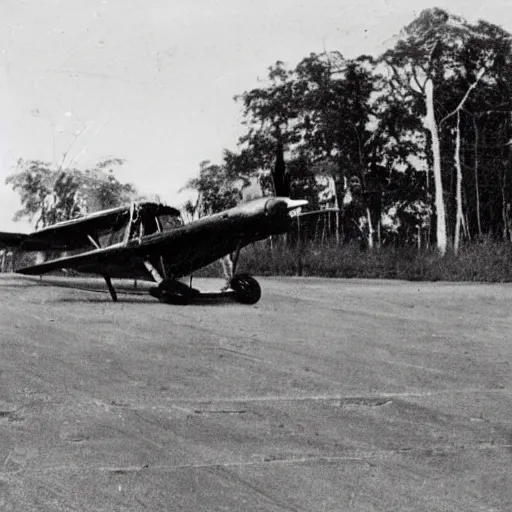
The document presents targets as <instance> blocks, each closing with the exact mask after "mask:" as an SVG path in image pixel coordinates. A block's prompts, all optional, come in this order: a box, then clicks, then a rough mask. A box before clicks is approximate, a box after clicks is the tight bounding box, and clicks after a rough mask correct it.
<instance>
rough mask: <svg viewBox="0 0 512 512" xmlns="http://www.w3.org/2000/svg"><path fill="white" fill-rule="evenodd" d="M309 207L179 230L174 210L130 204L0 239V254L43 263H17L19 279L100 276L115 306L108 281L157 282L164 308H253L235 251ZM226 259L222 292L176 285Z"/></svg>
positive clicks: (256, 207) (155, 291)
mask: <svg viewBox="0 0 512 512" xmlns="http://www.w3.org/2000/svg"><path fill="white" fill-rule="evenodd" d="M307 203H308V202H307V201H306V200H301V199H295V200H294V199H290V198H288V197H262V198H259V199H254V200H252V201H249V202H247V203H243V204H240V205H238V206H236V207H233V208H230V209H227V210H224V211H222V212H220V213H215V214H213V215H209V216H206V217H202V218H200V219H198V220H194V221H191V222H188V223H184V222H183V219H182V216H181V213H180V211H179V210H178V209H176V208H173V207H171V206H166V205H163V204H159V203H153V202H132V203H131V204H130V206H121V207H117V208H112V209H109V210H103V211H99V212H95V213H91V214H88V215H85V216H83V217H80V218H77V219H72V220H68V221H64V222H59V223H57V224H54V225H51V226H48V227H44V228H42V229H39V230H37V231H34V232H32V233H29V234H24V233H5V232H0V248H1V247H3V248H11V249H13V250H14V251H15V252H16V253H17V254H27V253H34V252H36V253H38V254H39V255H40V254H41V253H42V254H44V255H45V257H46V260H45V261H43V262H39V263H38V262H37V261H36V262H35V263H34V262H33V261H32V262H31V263H30V264H27V262H26V261H25V263H23V261H22V262H21V265H20V266H19V267H17V268H15V272H17V273H20V274H25V275H43V274H45V273H47V272H51V271H54V270H61V269H72V270H75V271H77V272H82V273H87V274H97V275H100V276H102V277H103V278H104V280H105V283H106V285H107V288H108V291H109V293H110V296H111V298H112V300H113V301H114V302H116V301H117V292H116V290H115V289H114V286H113V284H112V279H113V278H130V279H140V280H149V281H153V282H155V283H156V286H154V287H151V288H150V290H149V293H150V294H151V295H152V296H153V297H155V298H157V299H159V300H160V301H161V302H165V303H169V304H189V303H190V302H192V301H193V300H194V299H197V298H200V297H211V296H215V297H218V296H220V297H232V298H234V299H235V300H236V301H238V302H240V303H243V304H255V303H256V302H258V300H259V299H260V297H261V288H260V285H259V283H258V281H256V279H254V278H253V277H252V276H250V275H247V274H237V273H236V267H237V263H238V259H239V255H240V250H241V249H242V248H243V247H245V246H246V245H249V244H251V243H254V242H256V241H258V240H264V239H266V238H268V237H269V236H271V235H278V234H282V233H285V232H287V231H288V230H289V228H290V225H291V220H292V215H293V214H294V213H295V212H296V211H297V209H299V208H301V207H302V206H305V205H306V204H307ZM226 256H231V260H230V261H231V264H230V265H228V267H229V269H228V273H229V275H228V276H227V283H226V286H225V287H224V288H223V289H222V290H220V292H218V293H215V294H208V293H204V292H200V291H199V290H197V289H195V288H192V286H191V284H190V286H189V285H187V284H186V283H184V282H183V281H181V280H180V278H183V277H184V276H188V275H190V276H191V275H192V274H193V273H194V272H195V271H197V270H198V269H200V268H202V267H204V266H206V265H209V264H210V263H213V262H214V261H216V260H219V259H221V258H223V257H226ZM20 259H21V260H22V259H23V258H20ZM26 259H27V258H26V257H25V260H26Z"/></svg>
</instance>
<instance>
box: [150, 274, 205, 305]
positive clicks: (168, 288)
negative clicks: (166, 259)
mask: <svg viewBox="0 0 512 512" xmlns="http://www.w3.org/2000/svg"><path fill="white" fill-rule="evenodd" d="M149 293H150V294H151V295H152V296H153V297H155V298H157V299H158V300H159V301H160V302H165V303H166V304H175V305H182V306H185V305H187V304H190V302H191V301H192V300H193V299H194V298H197V297H199V296H200V295H201V293H200V292H199V290H196V289H195V288H191V287H190V286H187V285H186V284H185V283H182V282H181V281H176V280H173V279H164V280H163V281H162V282H161V283H160V284H159V285H158V286H155V287H154V288H151V289H150V290H149Z"/></svg>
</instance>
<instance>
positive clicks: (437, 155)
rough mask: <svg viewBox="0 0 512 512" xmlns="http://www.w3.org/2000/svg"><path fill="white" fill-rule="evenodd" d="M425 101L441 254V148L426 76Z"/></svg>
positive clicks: (443, 247) (443, 220)
mask: <svg viewBox="0 0 512 512" xmlns="http://www.w3.org/2000/svg"><path fill="white" fill-rule="evenodd" d="M425 103H426V107H427V115H426V118H425V125H426V128H427V129H428V130H429V131H430V134H431V136H432V153H433V157H434V188H435V205H436V214H437V248H438V249H439V252H440V253H441V254H443V255H444V254H445V253H446V245H447V240H446V210H445V205H444V199H443V181H442V177H441V149H440V145H439V129H438V126H437V123H436V118H435V113H434V84H433V83H432V79H431V78H428V79H427V81H426V83H425Z"/></svg>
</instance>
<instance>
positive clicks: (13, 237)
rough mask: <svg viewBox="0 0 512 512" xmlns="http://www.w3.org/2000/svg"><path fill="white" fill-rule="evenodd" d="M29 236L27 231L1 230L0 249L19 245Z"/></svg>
mask: <svg viewBox="0 0 512 512" xmlns="http://www.w3.org/2000/svg"><path fill="white" fill-rule="evenodd" d="M27 237H28V235H27V234H25V233H2V232H0V249H7V248H9V249H10V248H13V249H14V248H16V247H19V246H20V245H21V244H22V243H23V241H24V240H26V239H27Z"/></svg>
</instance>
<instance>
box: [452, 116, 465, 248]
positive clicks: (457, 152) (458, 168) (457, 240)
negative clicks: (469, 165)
mask: <svg viewBox="0 0 512 512" xmlns="http://www.w3.org/2000/svg"><path fill="white" fill-rule="evenodd" d="M455 170H456V172H457V185H456V192H455V195H456V200H457V214H456V218H455V239H454V241H453V249H454V251H455V254H457V252H458V250H459V245H460V229H461V226H462V223H463V222H464V213H463V211H462V169H461V165H460V111H459V110H457V128H456V130H455Z"/></svg>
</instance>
